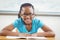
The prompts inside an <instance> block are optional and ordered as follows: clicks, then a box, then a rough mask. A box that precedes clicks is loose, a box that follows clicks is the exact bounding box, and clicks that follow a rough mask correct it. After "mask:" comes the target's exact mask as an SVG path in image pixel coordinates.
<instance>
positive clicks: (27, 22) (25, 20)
mask: <svg viewBox="0 0 60 40" xmlns="http://www.w3.org/2000/svg"><path fill="white" fill-rule="evenodd" d="M24 22H25V24H31V22H32V20H31V19H29V18H27V19H24Z"/></svg>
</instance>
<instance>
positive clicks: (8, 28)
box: [0, 24, 30, 36]
mask: <svg viewBox="0 0 60 40" xmlns="http://www.w3.org/2000/svg"><path fill="white" fill-rule="evenodd" d="M13 29H14V26H13V24H10V25H8V26H6V27H5V28H3V30H2V32H0V36H30V34H25V33H19V32H12V30H13Z"/></svg>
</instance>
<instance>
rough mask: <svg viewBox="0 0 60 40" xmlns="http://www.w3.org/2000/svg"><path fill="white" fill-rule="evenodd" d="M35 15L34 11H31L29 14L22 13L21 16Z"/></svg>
mask: <svg viewBox="0 0 60 40" xmlns="http://www.w3.org/2000/svg"><path fill="white" fill-rule="evenodd" d="M33 15H35V14H32V13H29V14H26V13H24V14H20V16H33Z"/></svg>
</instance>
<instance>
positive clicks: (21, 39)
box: [0, 36, 55, 40]
mask: <svg viewBox="0 0 60 40" xmlns="http://www.w3.org/2000/svg"><path fill="white" fill-rule="evenodd" d="M46 38H47V39H48V40H55V38H54V37H46ZM0 39H4V40H8V38H6V36H0ZM11 40H13V39H11ZM14 40H27V39H26V38H20V39H14ZM30 40H31V39H30Z"/></svg>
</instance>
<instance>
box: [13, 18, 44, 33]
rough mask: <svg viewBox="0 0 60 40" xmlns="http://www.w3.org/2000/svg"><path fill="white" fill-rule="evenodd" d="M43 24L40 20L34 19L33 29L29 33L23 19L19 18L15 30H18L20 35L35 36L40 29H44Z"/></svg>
mask: <svg viewBox="0 0 60 40" xmlns="http://www.w3.org/2000/svg"><path fill="white" fill-rule="evenodd" d="M43 25H44V24H43V23H42V22H41V21H40V20H38V19H32V29H31V30H30V31H29V32H28V30H27V29H26V26H25V24H24V22H23V20H22V18H18V19H17V20H15V21H14V22H13V26H14V28H17V29H18V31H19V32H20V33H28V34H33V33H36V32H37V30H38V28H42V27H43Z"/></svg>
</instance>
